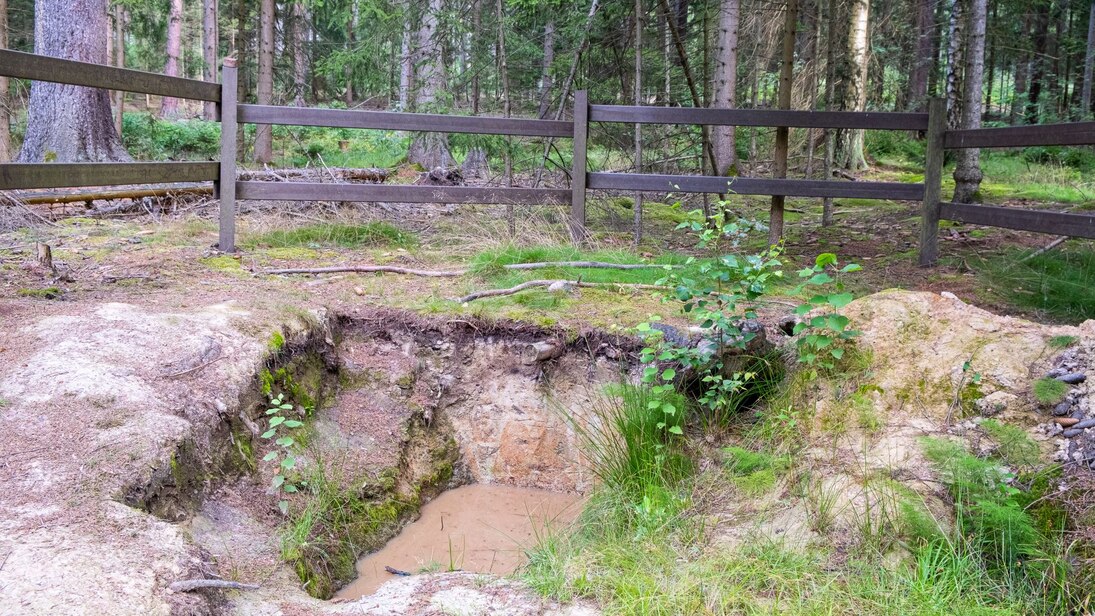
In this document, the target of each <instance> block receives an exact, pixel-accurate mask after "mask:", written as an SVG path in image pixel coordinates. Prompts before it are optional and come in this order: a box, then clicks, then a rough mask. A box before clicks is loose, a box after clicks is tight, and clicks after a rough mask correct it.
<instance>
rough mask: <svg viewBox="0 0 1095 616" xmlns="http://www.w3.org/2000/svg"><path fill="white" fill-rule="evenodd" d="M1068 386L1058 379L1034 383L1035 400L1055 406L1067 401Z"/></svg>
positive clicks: (1044, 379) (1039, 380)
mask: <svg viewBox="0 0 1095 616" xmlns="http://www.w3.org/2000/svg"><path fill="white" fill-rule="evenodd" d="M1067 393H1068V385H1067V384H1066V383H1062V382H1061V381H1058V380H1057V379H1051V378H1043V379H1038V380H1037V381H1034V399H1035V400H1037V401H1038V402H1041V403H1042V404H1046V405H1053V404H1057V403H1058V402H1060V401H1061V400H1064V399H1065V394H1067Z"/></svg>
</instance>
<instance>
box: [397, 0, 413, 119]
mask: <svg viewBox="0 0 1095 616" xmlns="http://www.w3.org/2000/svg"><path fill="white" fill-rule="evenodd" d="M413 33H414V30H413V29H412V28H411V2H410V0H407V1H406V2H404V3H403V37H402V40H401V41H400V43H399V111H410V110H411V103H412V101H413V100H414V99H412V98H411V91H412V90H414V65H415V55H416V54H415V45H414V43H413V41H412V39H411V37H412V36H414V34H413Z"/></svg>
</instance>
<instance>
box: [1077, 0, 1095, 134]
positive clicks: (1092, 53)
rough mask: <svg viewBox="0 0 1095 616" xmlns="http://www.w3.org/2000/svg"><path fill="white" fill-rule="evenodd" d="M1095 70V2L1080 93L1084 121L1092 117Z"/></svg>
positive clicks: (1089, 24) (1088, 25)
mask: <svg viewBox="0 0 1095 616" xmlns="http://www.w3.org/2000/svg"><path fill="white" fill-rule="evenodd" d="M1093 70H1095V0H1093V1H1092V3H1091V7H1090V10H1089V12H1088V16H1087V52H1086V53H1085V54H1084V76H1083V88H1082V89H1081V91H1080V114H1081V117H1082V118H1083V119H1087V118H1090V117H1091V114H1092V111H1095V110H1093V109H1092V107H1091V79H1092V76H1093Z"/></svg>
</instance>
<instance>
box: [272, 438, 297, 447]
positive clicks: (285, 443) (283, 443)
mask: <svg viewBox="0 0 1095 616" xmlns="http://www.w3.org/2000/svg"><path fill="white" fill-rule="evenodd" d="M295 442H296V441H294V440H293V437H291V436H283V437H281V438H279V439H278V440H276V441H274V443H275V444H277V445H280V446H282V447H290V446H292V444H293V443H295Z"/></svg>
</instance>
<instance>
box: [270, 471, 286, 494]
mask: <svg viewBox="0 0 1095 616" xmlns="http://www.w3.org/2000/svg"><path fill="white" fill-rule="evenodd" d="M283 483H285V475H281V474H278V475H274V478H273V480H271V481H270V487H272V488H274V489H275V490H276V489H278V488H280V487H281V484H283Z"/></svg>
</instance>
